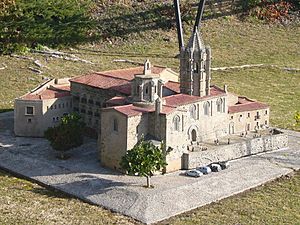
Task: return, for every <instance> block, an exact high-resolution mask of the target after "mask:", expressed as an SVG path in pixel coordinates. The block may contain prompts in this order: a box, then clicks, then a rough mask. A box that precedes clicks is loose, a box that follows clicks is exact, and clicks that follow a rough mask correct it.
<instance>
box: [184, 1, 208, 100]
mask: <svg viewBox="0 0 300 225" xmlns="http://www.w3.org/2000/svg"><path fill="white" fill-rule="evenodd" d="M204 5H205V0H201V1H200V3H199V7H198V13H197V17H196V21H195V25H194V29H193V33H192V35H191V37H190V39H189V42H188V44H187V46H186V48H183V49H182V50H181V53H180V91H181V93H184V94H189V95H196V96H200V97H203V96H206V95H210V79H211V78H210V65H211V50H210V48H209V47H205V45H204V42H203V40H202V38H201V35H200V32H199V30H198V29H199V26H200V21H201V18H202V15H203V10H204Z"/></svg>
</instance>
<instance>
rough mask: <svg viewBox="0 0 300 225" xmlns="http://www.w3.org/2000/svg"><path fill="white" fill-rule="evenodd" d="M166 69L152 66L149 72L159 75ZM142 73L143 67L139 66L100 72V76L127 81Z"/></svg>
mask: <svg viewBox="0 0 300 225" xmlns="http://www.w3.org/2000/svg"><path fill="white" fill-rule="evenodd" d="M166 69H167V68H166V67H160V66H152V67H151V71H152V73H153V74H160V73H161V72H163V71H164V70H166ZM143 72H144V67H143V66H139V67H133V68H125V69H118V70H109V71H104V72H100V74H105V75H109V76H112V77H116V78H122V79H125V80H128V81H129V80H132V79H133V78H134V75H136V74H143Z"/></svg>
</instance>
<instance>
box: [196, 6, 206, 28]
mask: <svg viewBox="0 0 300 225" xmlns="http://www.w3.org/2000/svg"><path fill="white" fill-rule="evenodd" d="M204 5H205V0H200V2H199V6H198V12H197V17H196V21H195V25H194V32H195V31H196V29H197V28H199V26H200V22H201V19H202V15H203V11H204Z"/></svg>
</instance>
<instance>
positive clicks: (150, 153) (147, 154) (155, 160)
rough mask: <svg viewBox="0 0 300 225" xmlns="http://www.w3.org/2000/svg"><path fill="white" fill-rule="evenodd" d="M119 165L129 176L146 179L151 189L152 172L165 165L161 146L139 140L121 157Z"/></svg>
mask: <svg viewBox="0 0 300 225" xmlns="http://www.w3.org/2000/svg"><path fill="white" fill-rule="evenodd" d="M120 165H121V167H122V168H123V169H124V170H125V171H126V172H127V173H128V174H129V175H138V176H143V177H146V178H147V187H148V188H149V187H151V183H150V179H151V176H153V174H154V172H155V171H159V170H161V169H163V168H164V167H165V166H166V165H167V163H166V159H165V154H164V153H163V145H161V146H160V147H157V146H155V145H154V144H153V143H152V142H150V141H144V140H143V139H141V140H140V141H139V142H138V143H137V144H136V145H135V146H134V147H133V149H131V150H129V151H128V152H127V153H126V155H125V156H123V158H122V161H121V163H120Z"/></svg>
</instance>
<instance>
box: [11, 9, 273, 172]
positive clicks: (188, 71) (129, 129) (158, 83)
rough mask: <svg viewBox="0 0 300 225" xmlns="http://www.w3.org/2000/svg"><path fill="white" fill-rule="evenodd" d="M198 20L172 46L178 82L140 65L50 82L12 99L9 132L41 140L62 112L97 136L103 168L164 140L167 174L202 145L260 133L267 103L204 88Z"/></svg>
mask: <svg viewBox="0 0 300 225" xmlns="http://www.w3.org/2000/svg"><path fill="white" fill-rule="evenodd" d="M200 5H201V4H200ZM202 7H203V6H202ZM202 11H203V9H202V10H200V13H201V14H200V16H199V18H198V20H199V21H200V18H201V15H202ZM198 14H199V13H198ZM199 21H198V24H197V22H196V25H195V28H194V30H193V33H192V36H191V37H190V39H189V42H188V44H187V46H186V47H184V46H183V45H181V46H180V49H181V51H180V74H179V76H178V75H177V74H176V73H175V72H174V71H172V70H171V69H169V68H166V67H160V66H152V65H151V63H150V62H149V61H148V60H147V61H146V62H145V64H144V66H141V67H135V68H127V69H118V70H113V71H104V72H98V73H92V74H88V75H84V76H80V77H76V78H72V79H70V80H68V79H64V80H50V81H48V82H46V83H44V84H43V85H41V86H40V87H38V88H37V89H35V90H33V91H32V92H30V93H28V94H26V95H24V96H22V97H20V98H18V99H16V100H15V134H16V135H18V136H37V137H41V136H43V133H44V131H45V130H46V129H47V128H48V127H51V126H55V125H56V124H57V122H58V121H59V119H60V118H61V117H62V116H63V115H64V114H66V113H70V112H78V113H79V114H80V115H81V116H82V118H83V120H84V122H85V123H86V125H87V126H88V127H89V128H90V131H89V132H94V133H97V134H98V149H99V159H100V161H101V164H102V165H103V166H105V167H110V168H113V169H119V167H120V166H119V162H120V160H121V158H122V156H123V155H125V153H126V151H128V150H129V149H132V148H133V146H134V145H135V144H136V143H137V141H138V140H139V139H140V138H141V137H144V138H145V139H146V140H152V141H153V142H154V143H157V144H159V143H161V142H164V144H165V151H168V152H169V153H168V154H167V156H166V160H167V163H168V166H167V168H166V171H167V172H168V171H175V170H179V169H182V168H184V167H186V166H183V164H182V161H183V160H184V159H183V158H184V155H186V154H189V153H190V152H192V151H197V150H199V151H200V150H201V149H202V146H203V143H205V142H212V143H213V142H216V141H218V140H219V139H220V138H222V137H229V136H230V135H236V136H238V135H241V134H246V133H249V132H252V131H257V130H261V129H264V128H266V127H268V126H269V106H268V105H266V104H264V103H261V102H257V101H254V100H251V99H249V98H247V97H243V96H237V95H235V94H233V93H230V92H228V91H227V86H226V85H225V86H224V87H222V88H220V87H217V86H215V85H211V49H210V47H208V46H205V45H204V43H203V40H202V38H201V36H200V33H199V31H198V25H199ZM262 151H263V150H262ZM232 158H234V157H232Z"/></svg>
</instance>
